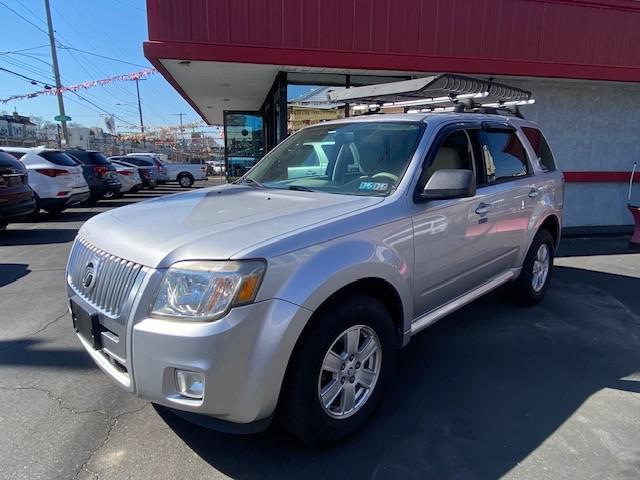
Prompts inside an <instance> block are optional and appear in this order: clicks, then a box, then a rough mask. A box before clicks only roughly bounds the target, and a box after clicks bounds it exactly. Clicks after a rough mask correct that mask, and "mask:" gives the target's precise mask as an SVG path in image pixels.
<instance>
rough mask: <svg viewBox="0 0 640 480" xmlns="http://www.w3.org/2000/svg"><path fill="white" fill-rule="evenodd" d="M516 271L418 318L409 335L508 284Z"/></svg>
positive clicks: (499, 276) (505, 273)
mask: <svg viewBox="0 0 640 480" xmlns="http://www.w3.org/2000/svg"><path fill="white" fill-rule="evenodd" d="M516 276H517V275H516V271H515V270H509V271H506V272H504V273H501V274H500V275H498V276H497V277H494V278H493V279H491V280H489V281H488V282H487V283H483V284H482V285H480V286H479V287H478V288H476V289H474V290H471V291H470V292H467V293H465V294H464V295H462V296H460V297H458V298H456V299H455V300H453V301H451V302H449V303H447V304H445V305H443V306H442V307H440V308H437V309H436V310H433V311H432V312H429V313H427V314H425V315H423V316H421V317H418V318H417V319H415V320H414V321H413V323H411V335H415V334H416V333H418V332H419V331H421V330H423V329H424V328H427V327H428V326H429V325H433V324H434V323H435V322H437V321H438V320H440V319H441V318H442V317H445V316H447V315H449V314H450V313H452V312H454V311H456V310H458V309H459V308H461V307H464V306H465V305H466V304H467V303H470V302H472V301H474V300H476V299H477V298H480V297H481V296H483V295H484V294H485V293H487V292H490V291H491V290H493V289H494V288H497V287H499V286H500V285H502V284H503V283H506V282H508V281H509V280H511V279H513V278H515V277H516Z"/></svg>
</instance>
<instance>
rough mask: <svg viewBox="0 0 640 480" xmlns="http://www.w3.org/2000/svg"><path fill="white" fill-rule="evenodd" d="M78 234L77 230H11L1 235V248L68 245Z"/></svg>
mask: <svg viewBox="0 0 640 480" xmlns="http://www.w3.org/2000/svg"><path fill="white" fill-rule="evenodd" d="M77 233H78V229H77V228H34V229H24V230H23V229H14V228H10V229H9V230H6V231H4V232H2V234H0V246H10V245H44V244H51V243H66V242H70V241H72V240H73V239H74V238H75V237H76V234H77Z"/></svg>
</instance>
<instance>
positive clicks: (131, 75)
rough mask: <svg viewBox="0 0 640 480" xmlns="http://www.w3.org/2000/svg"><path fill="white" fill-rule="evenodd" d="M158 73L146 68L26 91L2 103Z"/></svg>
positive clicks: (0, 100) (2, 100)
mask: <svg viewBox="0 0 640 480" xmlns="http://www.w3.org/2000/svg"><path fill="white" fill-rule="evenodd" d="M156 73H158V71H157V70H156V69H155V68H145V69H144V70H140V71H139V72H133V73H125V74H123V75H116V76H115V77H109V78H103V79H100V80H92V81H89V82H82V83H78V84H77V85H68V86H66V87H60V88H48V89H44V90H39V91H37V92H32V93H25V94H21V95H11V96H10V97H7V98H2V99H0V103H2V104H6V103H9V102H11V101H14V100H24V99H26V98H34V97H39V96H40V95H57V94H58V92H60V93H64V92H77V91H79V90H86V89H88V88H93V87H98V86H104V85H109V84H111V83H113V82H130V81H132V80H140V79H142V78H147V77H149V76H151V75H154V74H156Z"/></svg>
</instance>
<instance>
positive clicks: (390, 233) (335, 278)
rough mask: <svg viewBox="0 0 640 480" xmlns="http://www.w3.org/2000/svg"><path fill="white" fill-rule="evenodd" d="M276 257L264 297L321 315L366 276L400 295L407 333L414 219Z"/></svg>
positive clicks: (269, 272) (410, 311) (266, 280)
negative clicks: (324, 307)
mask: <svg viewBox="0 0 640 480" xmlns="http://www.w3.org/2000/svg"><path fill="white" fill-rule="evenodd" d="M374 230H377V232H372V231H371V230H369V231H367V232H361V233H360V234H354V235H353V236H350V237H347V238H339V239H336V240H332V241H330V242H326V243H323V244H320V245H315V246H312V247H308V248H305V249H302V250H299V251H296V252H292V253H288V254H285V255H282V256H280V257H276V258H274V259H271V260H270V261H269V266H268V268H267V275H266V276H265V281H264V283H263V288H261V293H260V297H262V298H265V299H266V298H279V299H282V300H286V301H288V302H291V303H295V304H297V305H300V306H303V307H304V308H306V309H308V310H311V311H315V310H317V309H318V307H320V305H322V303H323V302H324V301H325V300H327V299H328V298H329V297H330V296H331V295H333V294H334V293H336V292H337V291H339V290H340V289H342V288H344V287H346V286H347V285H349V284H351V283H354V282H356V281H358V280H362V279H366V278H376V279H381V280H384V281H386V282H387V283H389V284H390V285H391V286H392V287H393V288H394V289H395V290H396V292H397V293H398V295H399V297H400V300H401V302H402V309H403V312H404V319H403V326H404V329H403V331H406V330H407V329H408V328H410V322H411V318H412V316H413V302H412V300H411V291H412V279H413V274H412V269H413V237H412V235H411V224H410V222H409V221H408V220H406V221H400V222H393V223H392V224H388V225H384V226H381V227H377V228H376V229H374Z"/></svg>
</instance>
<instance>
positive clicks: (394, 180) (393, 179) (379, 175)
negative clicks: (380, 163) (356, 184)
mask: <svg viewBox="0 0 640 480" xmlns="http://www.w3.org/2000/svg"><path fill="white" fill-rule="evenodd" d="M371 178H372V179H373V180H375V179H378V178H388V179H390V180H391V182H390V183H393V184H394V185H395V184H396V183H398V176H397V175H394V174H393V173H389V172H380V173H376V174H375V175H373V176H372V177H371Z"/></svg>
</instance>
